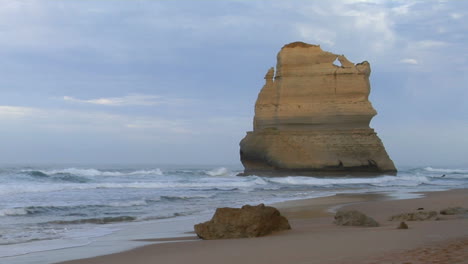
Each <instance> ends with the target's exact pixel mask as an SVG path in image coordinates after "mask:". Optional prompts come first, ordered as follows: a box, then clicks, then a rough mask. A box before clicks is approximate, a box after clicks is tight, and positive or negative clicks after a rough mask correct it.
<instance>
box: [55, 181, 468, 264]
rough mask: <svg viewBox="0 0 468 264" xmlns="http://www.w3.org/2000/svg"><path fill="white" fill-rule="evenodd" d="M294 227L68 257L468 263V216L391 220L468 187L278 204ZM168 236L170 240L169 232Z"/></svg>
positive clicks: (120, 262) (452, 201)
mask: <svg viewBox="0 0 468 264" xmlns="http://www.w3.org/2000/svg"><path fill="white" fill-rule="evenodd" d="M275 206H276V207H277V208H279V209H280V211H281V212H282V214H284V215H285V216H286V217H287V218H288V219H289V221H290V224H291V226H292V230H289V231H283V232H278V233H275V234H272V235H269V236H266V237H261V238H249V239H228V240H211V241H201V240H197V241H192V239H193V238H194V237H191V236H190V235H189V237H187V238H185V239H187V240H186V241H184V240H182V241H181V240H180V239H179V240H178V239H173V240H174V241H179V242H177V243H162V244H154V245H148V246H144V247H140V248H137V249H133V250H130V251H126V252H121V253H116V254H111V255H106V256H100V257H95V258H90V259H80V260H74V261H67V262H63V263H66V264H98V263H99V264H107V263H109V264H110V263H112V264H124V263H125V264H127V263H132V264H149V263H191V264H202V263H204V264H215V263H216V264H217V263H226V264H230V263H232V264H234V263H236V264H238V263H242V264H250V263H252V264H253V263H255V264H259V263H271V264H275V263H278V264H279V263H281V264H284V263H294V264H300V263H320V264H352V263H353V264H355V263H363V264H370V263H384V264H386V263H411V264H418V263H447V264H448V263H450V264H452V263H468V218H467V217H466V215H465V216H440V218H441V219H440V220H437V221H436V220H429V221H421V222H407V224H408V225H409V229H407V230H400V229H397V228H396V227H397V226H398V224H399V222H396V221H388V218H389V217H390V216H392V215H395V214H400V213H405V212H414V211H416V210H417V209H418V208H424V209H425V210H436V211H439V210H441V209H445V208H447V207H453V206H461V207H464V208H468V190H467V189H461V190H452V191H444V192H431V193H428V194H427V195H426V196H424V197H422V198H416V199H406V200H388V199H386V197H385V196H382V195H379V194H341V195H335V196H330V197H322V198H316V199H308V200H300V201H290V202H285V203H280V204H276V205H275ZM337 208H342V209H357V210H359V211H362V212H364V213H365V214H367V215H369V216H371V217H373V218H374V219H376V220H377V221H378V222H379V223H380V224H381V226H380V227H372V228H369V227H367V228H366V227H343V226H336V225H335V224H333V211H334V210H336V209H337ZM164 241H168V242H170V241H171V239H170V238H169V239H164Z"/></svg>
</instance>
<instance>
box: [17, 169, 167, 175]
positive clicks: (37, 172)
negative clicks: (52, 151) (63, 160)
mask: <svg viewBox="0 0 468 264" xmlns="http://www.w3.org/2000/svg"><path fill="white" fill-rule="evenodd" d="M23 172H25V173H28V174H29V175H31V176H36V177H48V176H53V175H64V174H68V175H75V176H83V177H97V176H107V177H112V176H130V175H140V176H145V175H156V176H161V175H163V172H162V171H161V169H159V168H156V169H151V170H135V171H129V172H122V171H101V170H97V169H77V168H67V169H59V170H23Z"/></svg>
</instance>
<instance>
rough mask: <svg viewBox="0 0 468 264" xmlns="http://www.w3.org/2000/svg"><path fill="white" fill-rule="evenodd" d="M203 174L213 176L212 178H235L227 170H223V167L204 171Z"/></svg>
mask: <svg viewBox="0 0 468 264" xmlns="http://www.w3.org/2000/svg"><path fill="white" fill-rule="evenodd" d="M205 173H206V174H207V175H209V176H213V177H221V176H224V177H226V176H235V174H233V173H232V172H231V171H230V170H228V169H227V168H225V167H220V168H216V169H212V170H209V171H206V172H205Z"/></svg>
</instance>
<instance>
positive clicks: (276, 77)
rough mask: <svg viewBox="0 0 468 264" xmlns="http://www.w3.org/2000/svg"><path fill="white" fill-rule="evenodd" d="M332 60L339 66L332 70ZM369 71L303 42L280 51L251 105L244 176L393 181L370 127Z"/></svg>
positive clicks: (364, 65)
mask: <svg viewBox="0 0 468 264" xmlns="http://www.w3.org/2000/svg"><path fill="white" fill-rule="evenodd" d="M335 60H337V61H339V64H341V65H339V66H338V65H335V64H334V62H335ZM369 75H370V65H369V63H368V62H366V61H364V62H362V63H358V64H353V63H352V62H350V61H349V60H348V59H346V58H345V56H343V55H337V54H333V53H330V52H326V51H323V50H322V49H321V48H320V46H316V45H310V44H306V43H303V42H294V43H290V44H288V45H285V46H284V47H283V48H282V49H281V51H280V52H279V53H278V56H277V65H276V71H275V69H274V68H270V69H269V70H268V72H267V74H266V76H265V80H266V83H265V85H264V86H263V88H262V90H261V91H260V94H259V95H258V99H257V102H256V104H255V117H254V124H253V131H252V132H247V135H246V136H245V138H244V139H242V141H241V142H240V156H241V161H242V163H243V165H244V167H245V171H244V174H245V175H250V174H256V175H274V174H294V175H325V174H330V173H332V174H338V175H339V174H349V173H352V172H359V173H362V172H371V173H394V172H396V169H395V166H394V164H393V162H392V160H391V159H390V158H389V156H388V155H387V152H386V151H385V148H384V146H383V144H382V142H381V141H380V139H379V137H378V136H377V134H376V133H375V132H374V130H373V129H371V128H370V127H369V123H370V121H371V119H372V117H373V116H375V115H376V111H375V110H374V108H373V107H372V105H371V103H370V102H369V100H368V96H369V92H370V84H369Z"/></svg>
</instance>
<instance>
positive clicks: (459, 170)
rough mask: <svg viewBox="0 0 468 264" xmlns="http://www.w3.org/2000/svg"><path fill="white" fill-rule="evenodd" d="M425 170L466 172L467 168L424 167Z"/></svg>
mask: <svg viewBox="0 0 468 264" xmlns="http://www.w3.org/2000/svg"><path fill="white" fill-rule="evenodd" d="M424 170H425V171H429V172H440V173H468V169H444V168H432V167H426V168H424Z"/></svg>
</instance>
